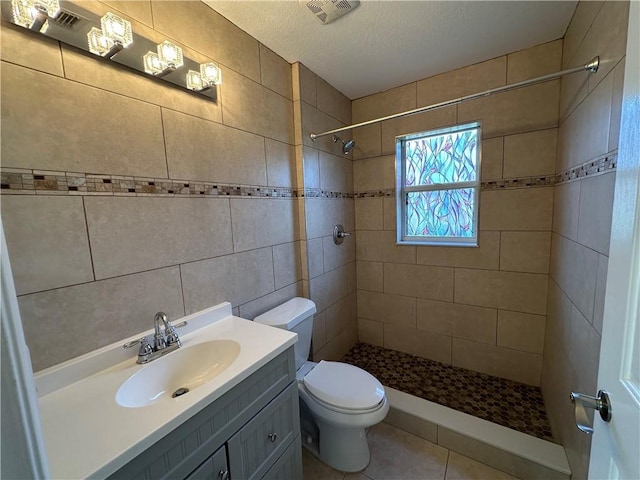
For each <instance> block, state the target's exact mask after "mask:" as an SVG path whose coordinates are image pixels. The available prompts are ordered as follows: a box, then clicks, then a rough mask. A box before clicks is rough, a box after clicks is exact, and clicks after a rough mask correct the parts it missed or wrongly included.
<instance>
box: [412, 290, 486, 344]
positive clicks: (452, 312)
mask: <svg viewBox="0 0 640 480" xmlns="http://www.w3.org/2000/svg"><path fill="white" fill-rule="evenodd" d="M417 308H418V310H417V323H418V330H425V331H428V332H433V333H439V334H442V335H449V336H452V337H458V338H466V339H468V340H475V341H476V342H483V343H490V344H492V345H495V343H496V318H497V310H496V309H494V308H485V307H475V306H472V305H462V304H459V303H450V302H439V301H435V300H422V299H418V304H417Z"/></svg>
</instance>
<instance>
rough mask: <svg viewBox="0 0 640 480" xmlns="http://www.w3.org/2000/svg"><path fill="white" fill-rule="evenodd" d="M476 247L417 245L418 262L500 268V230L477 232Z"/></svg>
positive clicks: (450, 265) (444, 265)
mask: <svg viewBox="0 0 640 480" xmlns="http://www.w3.org/2000/svg"><path fill="white" fill-rule="evenodd" d="M478 245H479V246H478V247H439V246H426V245H425V246H422V245H421V246H418V247H416V249H417V253H418V259H417V260H418V264H421V265H440V266H443V267H467V268H481V269H485V270H498V268H500V251H501V250H500V232H489V231H483V232H480V233H479V239H478Z"/></svg>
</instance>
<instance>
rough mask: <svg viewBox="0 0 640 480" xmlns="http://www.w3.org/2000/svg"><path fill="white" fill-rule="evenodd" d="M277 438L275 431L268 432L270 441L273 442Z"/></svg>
mask: <svg viewBox="0 0 640 480" xmlns="http://www.w3.org/2000/svg"><path fill="white" fill-rule="evenodd" d="M277 439H278V434H277V433H270V434H269V440H271V443H275V441H276V440H277Z"/></svg>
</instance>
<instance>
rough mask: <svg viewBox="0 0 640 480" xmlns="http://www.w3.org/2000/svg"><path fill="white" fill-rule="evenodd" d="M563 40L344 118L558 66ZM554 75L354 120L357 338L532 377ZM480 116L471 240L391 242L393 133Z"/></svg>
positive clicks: (547, 224) (554, 129) (373, 102)
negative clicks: (460, 100) (357, 125)
mask: <svg viewBox="0 0 640 480" xmlns="http://www.w3.org/2000/svg"><path fill="white" fill-rule="evenodd" d="M561 59H562V40H557V41H554V42H550V43H546V44H543V45H539V46H536V47H533V48H529V49H527V50H523V51H518V52H514V53H511V54H509V55H505V56H502V57H499V58H494V59H492V60H488V61H486V62H482V63H479V64H476V65H471V66H468V67H465V68H462V69H459V70H455V71H451V72H448V73H445V74H442V75H437V76H435V77H430V78H426V79H423V80H419V81H417V82H414V83H410V84H407V85H403V86H401V87H398V88H394V89H392V90H388V91H386V92H382V93H379V94H375V95H371V96H368V97H364V98H360V99H358V100H354V101H353V120H354V122H361V121H364V120H368V119H371V118H375V117H379V116H384V115H389V114H392V113H396V112H400V111H404V110H409V109H413V108H418V107H421V106H426V105H429V104H432V103H436V102H441V101H445V100H449V99H452V98H457V97H460V96H463V95H468V94H471V93H477V92H479V91H483V90H487V89H490V88H495V87H499V86H502V85H505V84H507V83H514V82H518V81H522V80H525V79H528V78H533V77H537V76H540V75H544V74H547V73H551V72H555V71H558V70H559V69H560V66H561ZM559 97H560V82H559V81H558V80H554V81H549V82H546V83H542V84H538V85H534V86H530V87H526V88H522V89H519V90H514V91H511V92H506V93H501V94H497V95H493V96H490V97H486V98H481V99H478V100H473V101H470V102H467V103H464V104H461V105H459V106H450V107H445V108H441V109H439V110H434V111H432V112H429V113H425V114H420V115H414V116H411V117H405V118H402V119H396V120H390V121H386V122H383V123H381V124H378V125H372V126H368V127H364V128H361V129H357V130H356V131H355V132H354V138H355V140H356V143H357V147H356V149H355V150H354V158H355V162H354V190H355V195H356V207H355V213H356V231H357V235H358V243H357V248H356V259H357V275H358V292H357V295H358V336H359V340H360V341H364V342H368V343H373V344H375V345H381V346H385V347H387V348H391V349H395V350H400V351H403V352H407V353H411V354H414V355H419V356H422V357H425V358H429V359H433V360H437V361H439V362H444V363H449V364H453V365H455V366H460V367H465V368H469V369H472V370H476V371H480V372H483V373H488V374H491V375H497V376H500V377H505V378H508V379H511V380H516V381H519V382H523V383H527V384H531V385H539V384H540V375H541V371H542V352H543V342H544V331H545V322H546V304H547V279H548V272H549V270H548V269H549V254H550V248H551V226H552V223H551V219H552V212H553V184H554V183H555V180H556V179H555V176H554V173H555V160H556V144H557V138H558V105H559ZM475 120H480V121H481V122H482V128H483V139H482V191H481V195H480V223H479V226H480V234H479V243H480V246H479V247H478V248H451V247H449V248H447V247H429V246H398V245H396V244H395V239H396V232H395V230H396V210H395V189H394V187H395V156H394V154H395V136H396V135H400V134H405V133H412V132H419V131H424V130H429V129H433V128H438V127H443V126H447V125H452V124H456V123H463V122H471V121H475Z"/></svg>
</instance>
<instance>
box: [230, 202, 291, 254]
mask: <svg viewBox="0 0 640 480" xmlns="http://www.w3.org/2000/svg"><path fill="white" fill-rule="evenodd" d="M230 203H231V223H232V225H233V250H234V251H235V252H241V251H244V250H252V249H254V248H260V247H266V246H268V245H277V244H279V243H286V242H289V241H291V240H295V239H296V231H297V228H296V223H295V222H296V211H295V210H296V204H295V202H294V201H292V200H276V199H274V198H272V199H264V198H254V199H250V198H233V199H231V200H230Z"/></svg>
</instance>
